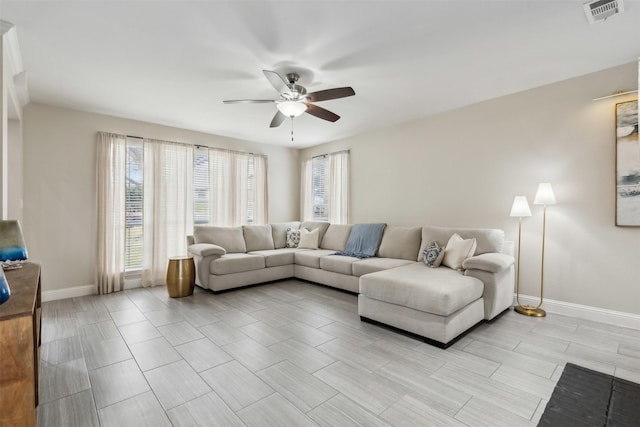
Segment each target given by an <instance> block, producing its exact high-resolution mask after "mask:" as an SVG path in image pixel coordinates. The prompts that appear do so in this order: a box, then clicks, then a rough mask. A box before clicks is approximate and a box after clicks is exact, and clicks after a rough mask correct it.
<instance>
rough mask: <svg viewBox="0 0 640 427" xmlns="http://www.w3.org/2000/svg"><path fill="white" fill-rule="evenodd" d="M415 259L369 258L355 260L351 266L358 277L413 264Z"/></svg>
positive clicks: (352, 272) (352, 271)
mask: <svg viewBox="0 0 640 427" xmlns="http://www.w3.org/2000/svg"><path fill="white" fill-rule="evenodd" d="M413 263H415V261H408V260H406V259H396V258H367V259H362V260H359V261H358V262H354V263H353V265H352V266H351V274H353V275H354V276H356V277H360V276H363V275H365V274H369V273H375V272H376V271H384V270H389V269H390V268H396V267H402V266H403V265H409V264H413Z"/></svg>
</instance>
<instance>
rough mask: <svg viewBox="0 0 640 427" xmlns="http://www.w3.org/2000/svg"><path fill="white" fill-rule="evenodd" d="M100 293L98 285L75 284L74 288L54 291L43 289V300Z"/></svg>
mask: <svg viewBox="0 0 640 427" xmlns="http://www.w3.org/2000/svg"><path fill="white" fill-rule="evenodd" d="M97 293H98V289H97V288H96V285H86V286H75V287H73V288H64V289H55V290H53V291H43V292H42V301H45V302H46V301H55V300H58V299H66V298H75V297H84V296H87V295H94V294H97Z"/></svg>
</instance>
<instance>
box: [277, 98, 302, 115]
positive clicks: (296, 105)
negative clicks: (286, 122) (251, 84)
mask: <svg viewBox="0 0 640 427" xmlns="http://www.w3.org/2000/svg"><path fill="white" fill-rule="evenodd" d="M276 106H277V107H278V110H280V112H281V113H282V114H284V115H285V116H287V117H298V116H299V115H300V114H302V113H304V112H305V111H307V106H306V104H304V103H302V102H298V101H281V102H278V103H277V104H276Z"/></svg>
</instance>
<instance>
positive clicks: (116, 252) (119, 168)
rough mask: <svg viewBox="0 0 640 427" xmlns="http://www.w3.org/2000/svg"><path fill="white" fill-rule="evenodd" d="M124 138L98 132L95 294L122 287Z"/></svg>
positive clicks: (113, 290) (125, 148) (125, 142)
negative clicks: (96, 291) (96, 288)
mask: <svg viewBox="0 0 640 427" xmlns="http://www.w3.org/2000/svg"><path fill="white" fill-rule="evenodd" d="M126 150H127V139H126V137H125V136H122V135H115V134H110V133H105V132H98V144H97V155H96V160H97V162H96V171H97V177H96V183H97V196H98V260H97V269H96V273H97V278H96V283H97V285H98V293H100V294H108V293H111V292H116V291H120V290H122V288H123V286H124V240H125V192H124V188H125V163H126Z"/></svg>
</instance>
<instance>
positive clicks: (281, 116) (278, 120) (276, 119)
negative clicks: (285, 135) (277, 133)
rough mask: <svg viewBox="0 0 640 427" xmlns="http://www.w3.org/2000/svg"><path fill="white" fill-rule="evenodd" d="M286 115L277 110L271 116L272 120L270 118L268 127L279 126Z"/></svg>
mask: <svg viewBox="0 0 640 427" xmlns="http://www.w3.org/2000/svg"><path fill="white" fill-rule="evenodd" d="M286 118H287V116H285V115H284V114H282V113H281V112H280V110H278V111H277V112H276V115H275V116H273V120H271V124H270V125H269V127H270V128H277V127H278V126H280V125H281V124H282V122H284V119H286Z"/></svg>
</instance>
